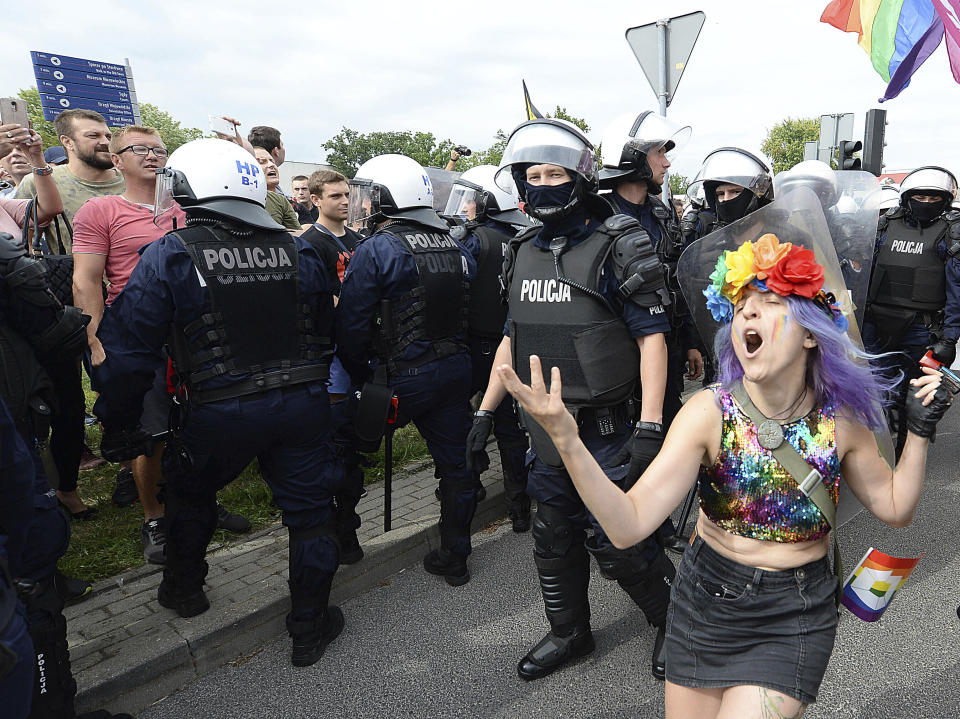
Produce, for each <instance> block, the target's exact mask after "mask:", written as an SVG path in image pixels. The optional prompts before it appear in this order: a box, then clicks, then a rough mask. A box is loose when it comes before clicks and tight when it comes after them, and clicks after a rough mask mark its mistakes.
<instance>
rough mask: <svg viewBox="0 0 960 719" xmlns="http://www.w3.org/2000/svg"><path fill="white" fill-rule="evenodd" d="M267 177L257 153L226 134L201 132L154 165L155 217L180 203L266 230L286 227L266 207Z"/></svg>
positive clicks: (189, 211)
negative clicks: (222, 137) (202, 134)
mask: <svg viewBox="0 0 960 719" xmlns="http://www.w3.org/2000/svg"><path fill="white" fill-rule="evenodd" d="M266 200H267V183H266V180H265V179H264V177H263V171H262V170H261V169H260V164H259V163H258V162H257V160H256V158H255V157H253V155H251V154H250V153H249V152H247V151H246V150H244V149H243V148H242V147H240V146H239V145H237V144H235V143H233V142H227V141H226V140H218V139H215V138H203V139H200V140H193V141H191V142H188V143H186V144H185V145H181V146H180V147H178V148H177V149H176V150H174V151H173V152H172V153H171V155H170V157H169V158H168V160H167V164H166V166H165V167H163V168H160V169H158V170H157V189H156V195H155V200H154V222H155V223H156V222H158V220H159V218H160V217H161V216H162V215H164V214H165V213H167V212H169V211H170V210H171V209H173V206H174V203H178V204H179V205H180V206H181V207H182V208H183V209H184V211H185V212H186V213H187V215H188V216H189V215H191V214H193V213H196V212H197V211H203V212H205V213H210V214H214V215H218V216H220V217H222V218H224V219H228V220H236V221H238V222H242V223H244V224H247V225H251V226H253V227H259V228H261V229H264V230H284V229H285V228H284V227H283V225H281V224H278V223H277V222H276V221H275V220H274V219H273V218H272V217H271V216H270V214H269V213H268V212H267V211H266V210H265V209H264V206H265V204H266Z"/></svg>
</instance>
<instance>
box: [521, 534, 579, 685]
mask: <svg viewBox="0 0 960 719" xmlns="http://www.w3.org/2000/svg"><path fill="white" fill-rule="evenodd" d="M535 531H536V530H535ZM581 542H582V539H581ZM581 542H577V543H575V544H573V545H572V546H571V547H570V549H569V551H568V552H567V553H566V554H565V555H563V556H560V557H545V556H541V555H540V554H539V553H537V554H535V555H534V559H535V561H536V565H537V573H538V574H539V576H540V590H541V592H542V593H543V605H544V609H545V610H546V613H547V619H548V620H549V621H550V631H549V632H548V633H547V635H546V636H545V637H544V638H543V639H541V640H540V642H539V643H538V644H537V645H536V646H535V647H534V648H533V649H531V650H530V651H529V652H527V654H526V656H525V657H524V658H523V659H521V660H520V663H519V664H518V665H517V674H519V675H520V678H521V679H525V680H527V681H530V680H532V679H540V678H541V677H545V676H547V675H548V674H550V673H551V672H553V671H555V670H557V669H559V668H560V667H561V666H563V665H564V664H566V663H567V662H569V661H571V660H573V659H576V658H578V657H582V656H584V655H586V654H589V653H590V652H592V651H593V650H594V648H595V646H596V645H595V644H594V641H593V633H592V632H591V630H590V604H589V602H588V600H587V587H588V585H589V582H590V559H589V557H588V555H587V552H586V550H585V549H584V548H583V544H582V543H581Z"/></svg>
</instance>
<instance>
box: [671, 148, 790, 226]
mask: <svg viewBox="0 0 960 719" xmlns="http://www.w3.org/2000/svg"><path fill="white" fill-rule="evenodd" d="M722 184H730V185H738V186H740V187H742V188H744V189H745V190H748V191H749V193H748V194H747V195H746V196H741V197H739V198H737V199H738V200H739V202H738V203H737V204H739V205H743V207H738V208H732V209H733V215H735V216H733V215H731V214H730V213H729V212H725V211H724V210H725V208H721V207H718V203H717V187H718V186H719V185H722ZM691 185H692V187H691V188H688V189H687V193H688V194H691V193H694V194H695V193H696V192H697V191H698V190H699V187H697V185H702V186H703V192H704V197H705V199H706V203H707V206H708V207H709V208H710V209H711V210H713V211H714V212H716V213H717V217H718V218H719V219H720V220H721V221H722V222H725V223H726V222H733V221H734V220H736V219H740V218H741V217H745V216H746V215H747V214H749V213H751V212H753V211H754V210H756V209H758V208H760V207H763V206H764V205H766V204H768V203H770V202H772V201H773V173H771V172H770V166H769V165H768V164H767V163H766V162H765V161H764V160H762V159H761V157H760V155H757V154H754V153H752V152H749V151H747V150H744V149H742V148H740V147H721V148H718V149H716V150H714V151H713V152H711V153H710V154H709V155H707V156H706V157H705V158H704V160H703V166H702V167H701V168H700V172H698V173H697V177H696V179H695V180H694V182H693V183H691ZM741 195H742V193H741ZM730 202H736V200H731V201H730ZM723 204H724V205H727V204H728V203H723ZM724 215H726V216H724Z"/></svg>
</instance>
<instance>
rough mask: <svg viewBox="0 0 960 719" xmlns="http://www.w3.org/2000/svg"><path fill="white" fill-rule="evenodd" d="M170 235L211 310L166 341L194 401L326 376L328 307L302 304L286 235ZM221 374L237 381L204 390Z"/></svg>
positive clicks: (203, 230) (198, 231)
mask: <svg viewBox="0 0 960 719" xmlns="http://www.w3.org/2000/svg"><path fill="white" fill-rule="evenodd" d="M173 234H174V235H176V236H177V237H178V238H179V240H180V241H181V242H182V243H183V245H184V247H185V248H186V250H187V253H188V254H189V255H190V258H191V259H192V260H193V263H194V265H196V268H197V272H198V273H199V274H200V277H201V278H202V279H203V282H204V283H205V284H206V287H207V291H208V292H209V293H210V303H211V305H212V309H211V311H210V312H208V313H205V314H203V315H201V316H200V317H199V318H198V319H196V320H194V321H193V322H191V323H189V324H188V325H186V326H184V327H175V328H174V332H173V339H172V341H171V354H172V356H173V361H174V364H175V366H176V369H177V373H178V375H179V377H180V381H181V382H183V383H185V384H186V385H187V387H188V388H189V389H190V390H191V393H192V394H191V397H192V398H193V399H194V400H197V401H200V402H204V401H207V402H209V401H216V400H220V399H227V398H230V397H240V396H244V395H249V394H256V393H259V392H264V391H267V390H270V389H275V388H277V387H289V386H294V385H297V384H302V383H305V382H312V381H317V380H325V379H327V378H328V377H329V374H330V373H329V369H330V358H331V355H332V354H333V349H332V346H331V340H330V336H331V329H332V327H333V308H332V306H331V307H330V308H329V310H327V311H324V310H322V309H319V308H316V307H313V306H311V305H308V304H303V303H301V300H300V290H299V281H298V280H299V259H300V258H299V253H298V250H297V245H296V242H295V241H294V239H293V238H292V237H291V236H290V235H289V234H287V233H285V232H265V231H257V232H256V233H254V235H253V237H249V238H238V237H235V236H233V235H231V234H229V233H228V232H226V231H225V230H222V229H214V228H210V227H192V228H188V229H186V230H182V231H180V232H175V233H173ZM248 375H249V377H248ZM223 376H226V377H229V378H236V382H235V383H234V384H232V385H230V386H228V387H224V388H217V389H215V390H204V388H203V385H204V383H205V382H206V381H207V380H209V379H211V378H214V377H223ZM197 390H199V392H198V391H197Z"/></svg>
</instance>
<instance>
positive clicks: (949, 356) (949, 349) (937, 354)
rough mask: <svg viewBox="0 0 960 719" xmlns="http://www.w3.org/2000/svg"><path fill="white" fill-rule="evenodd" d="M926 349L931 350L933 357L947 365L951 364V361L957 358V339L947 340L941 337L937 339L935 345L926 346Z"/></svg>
mask: <svg viewBox="0 0 960 719" xmlns="http://www.w3.org/2000/svg"><path fill="white" fill-rule="evenodd" d="M927 349H928V350H930V351H931V352H933V358H934V359H935V360H936V361H937V362H940V363H941V364H945V365H946V366H947V367H949V366H950V365H952V364H953V361H954V360H955V359H956V358H957V341H956V340H948V339H944V338H943V337H941V338H940V339H938V340H937V343H936V344H935V345H932V346H930V347H927Z"/></svg>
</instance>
